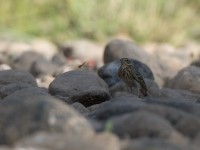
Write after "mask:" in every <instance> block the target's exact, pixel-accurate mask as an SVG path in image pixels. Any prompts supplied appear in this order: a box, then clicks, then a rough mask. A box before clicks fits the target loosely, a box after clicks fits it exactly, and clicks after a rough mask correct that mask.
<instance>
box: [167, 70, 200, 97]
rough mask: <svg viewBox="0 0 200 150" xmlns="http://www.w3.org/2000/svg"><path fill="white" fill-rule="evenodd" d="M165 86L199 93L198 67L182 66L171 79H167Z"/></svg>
mask: <svg viewBox="0 0 200 150" xmlns="http://www.w3.org/2000/svg"><path fill="white" fill-rule="evenodd" d="M165 86H166V87H169V88H174V89H183V90H188V91H191V92H194V93H197V94H200V68H199V67H196V66H189V67H186V68H183V69H182V70H180V71H179V72H178V74H177V75H176V76H175V77H174V78H173V79H171V80H169V81H168V82H167V83H166V84H165Z"/></svg>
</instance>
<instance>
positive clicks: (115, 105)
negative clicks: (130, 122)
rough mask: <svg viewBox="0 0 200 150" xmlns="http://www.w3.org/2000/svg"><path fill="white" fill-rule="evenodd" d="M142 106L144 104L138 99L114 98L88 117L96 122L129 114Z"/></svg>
mask: <svg viewBox="0 0 200 150" xmlns="http://www.w3.org/2000/svg"><path fill="white" fill-rule="evenodd" d="M144 105H145V103H143V102H142V101H141V99H139V98H135V97H119V98H118V99H116V98H115V99H113V100H109V101H108V102H104V103H103V104H101V106H99V107H98V108H97V109H96V110H94V111H92V112H91V114H90V115H89V117H90V118H94V119H98V120H106V119H109V118H111V117H114V116H119V115H123V114H126V113H130V112H132V111H134V110H136V109H138V108H140V107H141V106H144Z"/></svg>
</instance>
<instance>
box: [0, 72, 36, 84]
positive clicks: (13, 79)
mask: <svg viewBox="0 0 200 150" xmlns="http://www.w3.org/2000/svg"><path fill="white" fill-rule="evenodd" d="M10 83H26V84H30V85H32V86H37V83H36V81H35V78H34V77H33V76H32V75H31V74H30V73H28V72H25V71H20V70H4V71H0V85H7V84H10Z"/></svg>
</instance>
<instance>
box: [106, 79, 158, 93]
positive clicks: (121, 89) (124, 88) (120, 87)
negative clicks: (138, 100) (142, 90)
mask: <svg viewBox="0 0 200 150" xmlns="http://www.w3.org/2000/svg"><path fill="white" fill-rule="evenodd" d="M144 81H145V83H146V86H147V89H148V93H149V96H157V95H160V89H159V86H158V85H157V84H156V83H155V82H154V81H153V80H149V79H144ZM109 90H110V94H111V95H112V97H118V96H119V95H124V94H125V93H126V94H125V95H127V94H134V95H136V96H138V90H137V88H136V87H133V88H132V90H131V91H130V87H128V85H127V84H125V82H123V81H120V82H118V83H116V84H115V85H113V86H111V87H110V88H109Z"/></svg>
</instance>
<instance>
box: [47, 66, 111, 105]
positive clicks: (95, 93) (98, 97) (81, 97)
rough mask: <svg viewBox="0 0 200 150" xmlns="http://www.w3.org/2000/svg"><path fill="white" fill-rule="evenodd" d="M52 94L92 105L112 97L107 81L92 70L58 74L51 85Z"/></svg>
mask: <svg viewBox="0 0 200 150" xmlns="http://www.w3.org/2000/svg"><path fill="white" fill-rule="evenodd" d="M49 92H50V93H51V94H52V95H56V96H60V97H64V99H65V98H69V99H70V100H71V101H72V102H79V103H81V104H83V105H84V106H86V107H87V106H90V105H93V104H98V103H101V102H103V101H106V100H108V99H109V98H110V94H109V91H108V87H107V85H106V83H105V82H104V81H103V80H102V79H101V78H99V77H98V76H96V75H95V74H94V73H93V72H90V71H81V70H75V71H69V72H66V73H64V74H62V75H60V76H58V77H57V78H56V79H55V80H54V81H53V82H52V83H51V84H50V86H49Z"/></svg>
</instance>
